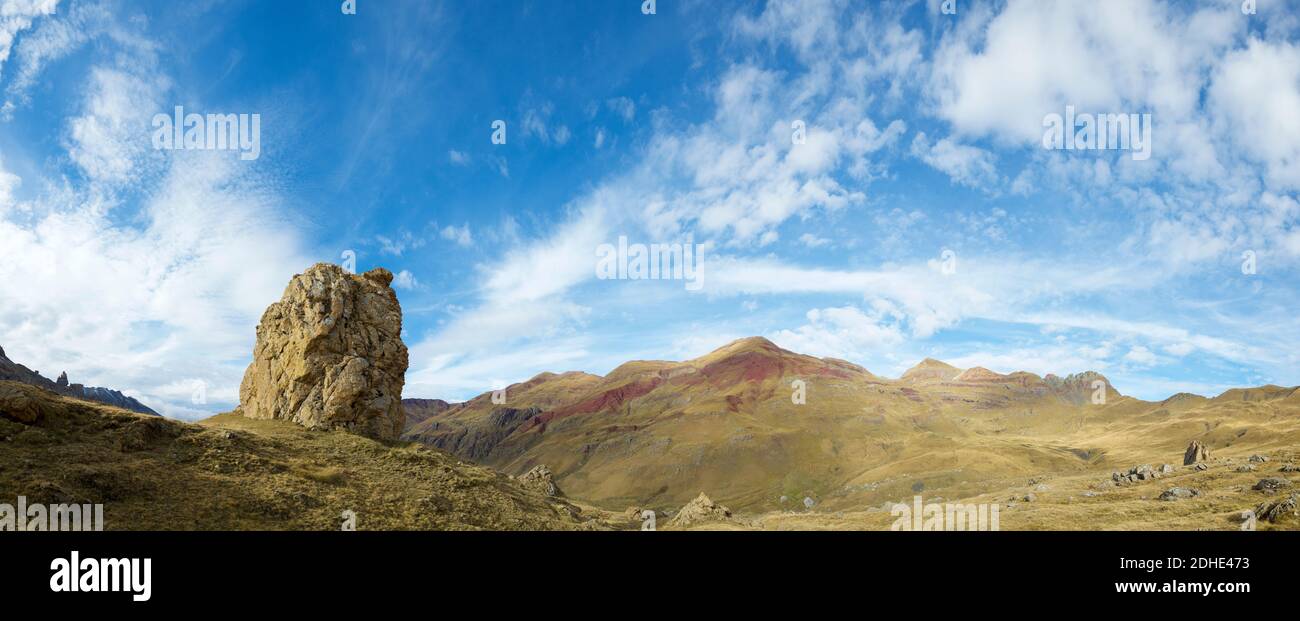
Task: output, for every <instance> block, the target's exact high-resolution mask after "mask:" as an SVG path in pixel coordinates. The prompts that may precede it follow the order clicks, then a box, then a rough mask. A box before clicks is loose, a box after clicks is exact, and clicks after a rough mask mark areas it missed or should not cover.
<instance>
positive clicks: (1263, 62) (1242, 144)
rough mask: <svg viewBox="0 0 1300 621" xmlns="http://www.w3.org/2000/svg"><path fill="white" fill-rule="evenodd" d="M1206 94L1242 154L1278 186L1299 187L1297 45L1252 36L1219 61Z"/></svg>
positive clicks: (1299, 75)
mask: <svg viewBox="0 0 1300 621" xmlns="http://www.w3.org/2000/svg"><path fill="white" fill-rule="evenodd" d="M1209 97H1210V101H1211V102H1212V103H1213V104H1214V106H1213V109H1214V111H1215V112H1216V113H1217V121H1218V122H1219V124H1220V130H1221V131H1223V132H1225V133H1226V134H1227V136H1228V139H1229V140H1231V142H1232V143H1233V144H1235V145H1237V147H1238V149H1240V151H1241V153H1242V154H1243V155H1244V156H1245V157H1246V158H1247V159H1249V160H1250V161H1252V162H1258V163H1261V164H1263V165H1264V166H1266V167H1267V177H1268V179H1269V181H1270V182H1271V183H1273V184H1274V185H1276V186H1277V187H1281V188H1287V189H1297V188H1300V114H1297V113H1296V111H1297V110H1300V48H1297V47H1295V46H1294V45H1292V44H1290V43H1288V42H1279V43H1266V42H1263V41H1259V40H1258V39H1251V40H1250V42H1249V44H1248V45H1247V47H1246V48H1245V49H1239V50H1234V51H1233V52H1231V53H1229V54H1228V55H1227V56H1226V57H1225V58H1224V59H1223V62H1222V63H1221V64H1220V65H1219V66H1218V68H1217V70H1216V72H1215V76H1214V83H1213V85H1212V87H1211V88H1210V92H1209Z"/></svg>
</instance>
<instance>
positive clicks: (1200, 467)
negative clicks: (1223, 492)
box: [1194, 463, 1210, 472]
mask: <svg viewBox="0 0 1300 621" xmlns="http://www.w3.org/2000/svg"><path fill="white" fill-rule="evenodd" d="M1194 467H1195V468H1196V470H1197V471H1198V472H1203V471H1205V470H1209V469H1210V467H1209V466H1207V465H1205V464H1203V463H1198V464H1196V466H1194Z"/></svg>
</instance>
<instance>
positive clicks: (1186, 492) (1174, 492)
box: [1160, 487, 1201, 500]
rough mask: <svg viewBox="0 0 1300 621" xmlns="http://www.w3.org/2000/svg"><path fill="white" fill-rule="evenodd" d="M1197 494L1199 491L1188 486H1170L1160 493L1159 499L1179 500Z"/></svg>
mask: <svg viewBox="0 0 1300 621" xmlns="http://www.w3.org/2000/svg"><path fill="white" fill-rule="evenodd" d="M1199 495H1201V493H1200V492H1198V491H1196V490H1194V489H1191V488H1189V487H1171V488H1169V489H1167V490H1165V491H1163V492H1161V493H1160V500H1180V499H1183V498H1192V497H1194V496H1199Z"/></svg>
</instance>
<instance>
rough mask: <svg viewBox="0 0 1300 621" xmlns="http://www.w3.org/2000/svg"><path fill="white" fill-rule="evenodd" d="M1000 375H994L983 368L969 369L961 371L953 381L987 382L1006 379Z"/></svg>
mask: <svg viewBox="0 0 1300 621" xmlns="http://www.w3.org/2000/svg"><path fill="white" fill-rule="evenodd" d="M1006 378H1007V376H1005V375H1002V374H1001V373H994V372H993V371H990V370H988V369H986V368H984V367H971V368H969V369H966V370H965V371H962V372H961V373H959V374H958V375H957V377H954V378H953V379H954V380H955V381H958V382H989V381H997V380H1003V379H1006Z"/></svg>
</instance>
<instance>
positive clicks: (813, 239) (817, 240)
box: [799, 233, 831, 248]
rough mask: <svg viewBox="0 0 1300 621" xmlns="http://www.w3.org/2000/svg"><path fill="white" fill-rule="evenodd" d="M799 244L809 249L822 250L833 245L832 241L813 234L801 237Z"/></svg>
mask: <svg viewBox="0 0 1300 621" xmlns="http://www.w3.org/2000/svg"><path fill="white" fill-rule="evenodd" d="M799 243H801V244H803V245H805V246H807V247H809V248H820V247H822V246H825V245H827V244H829V243H831V240H829V239H826V238H825V237H818V236H816V235H813V234H812V233H804V234H803V235H800V236H799Z"/></svg>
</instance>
